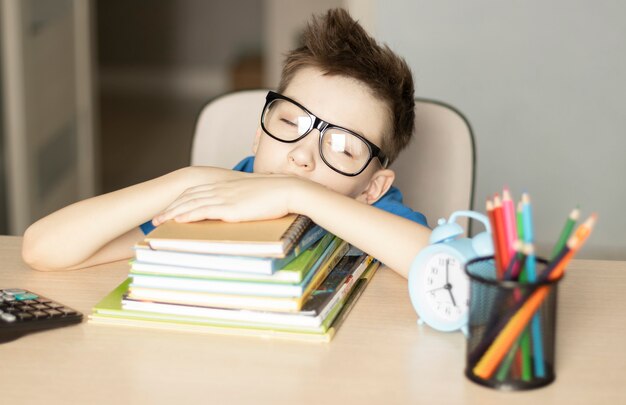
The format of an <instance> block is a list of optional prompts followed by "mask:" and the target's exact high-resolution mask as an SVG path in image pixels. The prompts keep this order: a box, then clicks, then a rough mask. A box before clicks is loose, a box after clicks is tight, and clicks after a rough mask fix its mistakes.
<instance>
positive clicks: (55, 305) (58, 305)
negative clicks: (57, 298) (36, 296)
mask: <svg viewBox="0 0 626 405" xmlns="http://www.w3.org/2000/svg"><path fill="white" fill-rule="evenodd" d="M62 307H63V305H61V304H57V303H56V302H51V303H49V304H48V308H62Z"/></svg>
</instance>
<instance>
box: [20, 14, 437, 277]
mask: <svg viewBox="0 0 626 405" xmlns="http://www.w3.org/2000/svg"><path fill="white" fill-rule="evenodd" d="M413 93H414V90H413V80H412V77H411V72H410V70H409V68H408V67H407V65H406V63H405V62H404V60H402V59H400V58H399V57H397V56H396V55H395V54H393V52H391V50H390V49H389V48H387V47H380V46H379V45H378V44H376V42H375V40H374V39H373V38H371V37H369V36H368V35H367V33H366V32H365V31H364V30H363V29H362V28H361V27H360V26H359V25H358V23H356V22H355V21H354V20H352V18H351V17H350V16H349V14H348V13H347V12H346V11H344V10H341V9H338V10H330V11H329V12H328V13H327V14H326V15H325V16H323V17H322V18H313V20H312V22H311V24H309V26H308V27H307V30H306V31H305V33H304V45H303V46H302V47H300V48H297V49H295V50H293V51H292V52H290V53H289V54H288V55H287V59H286V61H285V65H284V67H283V72H282V78H281V83H280V86H279V89H278V92H277V93H274V92H270V93H269V94H268V97H267V101H266V104H265V106H264V107H263V112H262V117H261V122H260V126H259V128H258V129H257V132H256V136H255V141H254V145H253V151H254V154H255V156H254V158H247V159H244V161H242V162H241V163H240V164H239V165H237V167H235V170H225V169H219V168H212V167H187V168H183V169H180V170H177V171H175V172H172V173H169V174H166V175H164V176H162V177H159V178H156V179H154V180H151V181H147V182H144V183H140V184H138V185H135V186H132V187H128V188H125V189H122V190H118V191H115V192H112V193H109V194H105V195H101V196H98V197H94V198H91V199H88V200H85V201H81V202H78V203H76V204H73V205H70V206H68V207H65V208H63V209H61V210H59V211H57V212H55V213H53V214H51V215H49V216H47V217H45V218H43V219H41V220H39V221H37V222H36V223H34V224H33V225H31V226H30V227H29V228H28V229H27V230H26V233H25V234H24V244H23V248H22V255H23V258H24V260H25V261H26V263H28V264H29V265H30V266H31V267H33V268H36V269H40V270H61V269H76V268H82V267H88V266H93V265H96V264H100V263H104V262H110V261H114V260H121V259H125V258H129V257H132V255H133V250H132V247H133V245H134V244H135V243H136V242H138V241H139V240H141V239H143V237H144V233H145V232H148V231H149V230H150V229H151V228H152V227H153V226H158V225H159V224H161V223H163V222H164V221H167V220H172V219H173V220H176V221H184V222H188V221H198V220H202V219H207V218H208V219H222V220H226V221H247V220H260V219H269V218H277V217H281V216H284V215H286V214H288V213H299V214H304V215H307V216H309V217H310V218H311V219H312V220H313V221H314V222H315V223H317V224H319V225H320V226H322V227H323V228H325V229H327V230H328V231H329V232H332V233H334V234H335V235H337V236H339V237H340V238H342V239H344V240H346V241H348V242H349V243H351V244H353V245H355V246H357V247H358V248H360V249H361V250H363V251H366V252H368V253H369V254H371V255H373V256H375V257H376V258H378V259H380V260H381V261H382V262H384V263H385V264H387V265H388V266H389V267H391V268H392V269H394V270H396V271H397V272H398V273H400V274H401V275H403V276H405V277H406V276H407V274H408V271H409V267H410V264H411V262H412V260H413V258H414V257H415V255H416V254H417V252H419V250H420V249H421V248H422V247H424V246H425V245H426V244H427V241H428V237H429V234H430V230H429V229H428V228H427V226H426V220H425V218H424V217H423V215H421V214H420V213H417V212H414V211H412V210H411V209H410V208H408V207H406V206H404V205H402V200H401V198H402V197H401V195H400V193H399V191H398V190H397V189H395V188H393V187H391V184H392V183H393V180H394V173H393V171H391V170H389V169H388V168H387V165H388V164H389V163H390V162H392V161H393V160H394V159H395V158H396V156H397V155H398V153H399V152H400V150H401V149H403V148H404V147H405V146H406V145H407V144H408V142H409V140H410V136H411V133H412V130H413V120H414V112H413V108H414V100H413ZM259 107H261V106H259ZM226 147H227V146H226ZM250 172H253V173H250ZM168 204H169V205H168ZM150 220H151V222H150ZM140 225H141V226H140ZM139 226H140V227H139ZM142 231H143V232H142Z"/></svg>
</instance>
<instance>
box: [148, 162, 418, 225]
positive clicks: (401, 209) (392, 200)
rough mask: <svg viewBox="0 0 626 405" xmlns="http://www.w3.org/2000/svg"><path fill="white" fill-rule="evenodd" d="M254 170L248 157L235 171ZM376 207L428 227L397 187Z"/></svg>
mask: <svg viewBox="0 0 626 405" xmlns="http://www.w3.org/2000/svg"><path fill="white" fill-rule="evenodd" d="M253 168H254V156H248V157H247V158H245V159H244V160H242V161H241V162H239V163H237V165H235V167H233V170H236V171H239V172H245V173H252V171H253ZM373 206H374V207H376V208H380V209H381V210H385V211H387V212H390V213H392V214H396V215H398V216H401V217H403V218H406V219H410V220H411V221H414V222H417V223H418V224H422V225H424V226H428V223H427V222H426V217H425V216H424V215H423V214H422V213H420V212H417V211H413V210H412V209H411V208H409V207H407V206H406V205H404V204H403V203H402V193H401V192H400V190H398V189H397V188H396V187H393V186H392V187H390V188H389V190H388V191H387V192H386V193H385V195H383V196H382V197H381V198H380V199H379V200H378V201H376V202H375V203H374V204H373ZM140 228H141V230H142V231H143V233H144V234H148V233H149V232H150V231H152V230H153V229H154V225H152V222H151V221H148V222H146V223H144V224H141V226H140Z"/></svg>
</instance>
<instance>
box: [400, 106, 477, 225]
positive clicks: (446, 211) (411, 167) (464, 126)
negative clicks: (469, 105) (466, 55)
mask: <svg viewBox="0 0 626 405" xmlns="http://www.w3.org/2000/svg"><path fill="white" fill-rule="evenodd" d="M391 168H392V169H393V170H394V171H395V172H396V181H395V182H394V185H395V186H396V187H398V188H399V189H400V190H401V191H402V194H403V195H404V202H405V203H406V204H407V205H408V206H410V207H412V208H413V209H415V210H417V211H420V212H421V213H423V214H424V215H426V218H428V224H429V225H430V226H431V227H435V226H436V225H437V220H438V219H439V218H446V219H447V218H448V217H449V216H450V214H452V213H453V212H454V211H458V210H469V209H471V208H472V201H473V198H474V175H475V149H474V137H473V134H472V129H471V127H470V125H469V122H468V121H467V119H465V117H464V116H463V115H462V114H461V113H460V112H459V111H458V110H456V109H455V108H453V107H451V106H449V105H447V104H444V103H441V102H438V101H433V100H426V99H417V100H416V101H415V130H414V133H413V139H412V141H411V143H409V146H408V147H407V148H406V149H405V150H403V151H402V152H401V153H400V155H399V156H398V158H397V159H396V160H395V161H394V162H393V164H392V165H391ZM457 222H458V223H459V224H460V225H461V226H462V227H463V229H466V230H468V231H469V228H468V227H469V225H468V224H469V221H468V219H467V218H459V219H458V221H457Z"/></svg>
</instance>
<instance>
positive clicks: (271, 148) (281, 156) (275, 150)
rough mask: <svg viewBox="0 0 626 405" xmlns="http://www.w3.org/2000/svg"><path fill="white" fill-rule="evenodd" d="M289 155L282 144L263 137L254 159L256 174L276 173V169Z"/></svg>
mask: <svg viewBox="0 0 626 405" xmlns="http://www.w3.org/2000/svg"><path fill="white" fill-rule="evenodd" d="M287 153H288V151H285V148H284V145H283V144H282V143H277V142H272V141H269V140H267V139H266V138H265V137H261V139H260V140H259V145H258V148H257V150H256V154H255V157H254V172H255V173H263V172H275V171H276V170H275V169H276V167H277V166H279V165H280V164H281V162H283V161H284V160H285V157H286V156H287Z"/></svg>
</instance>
